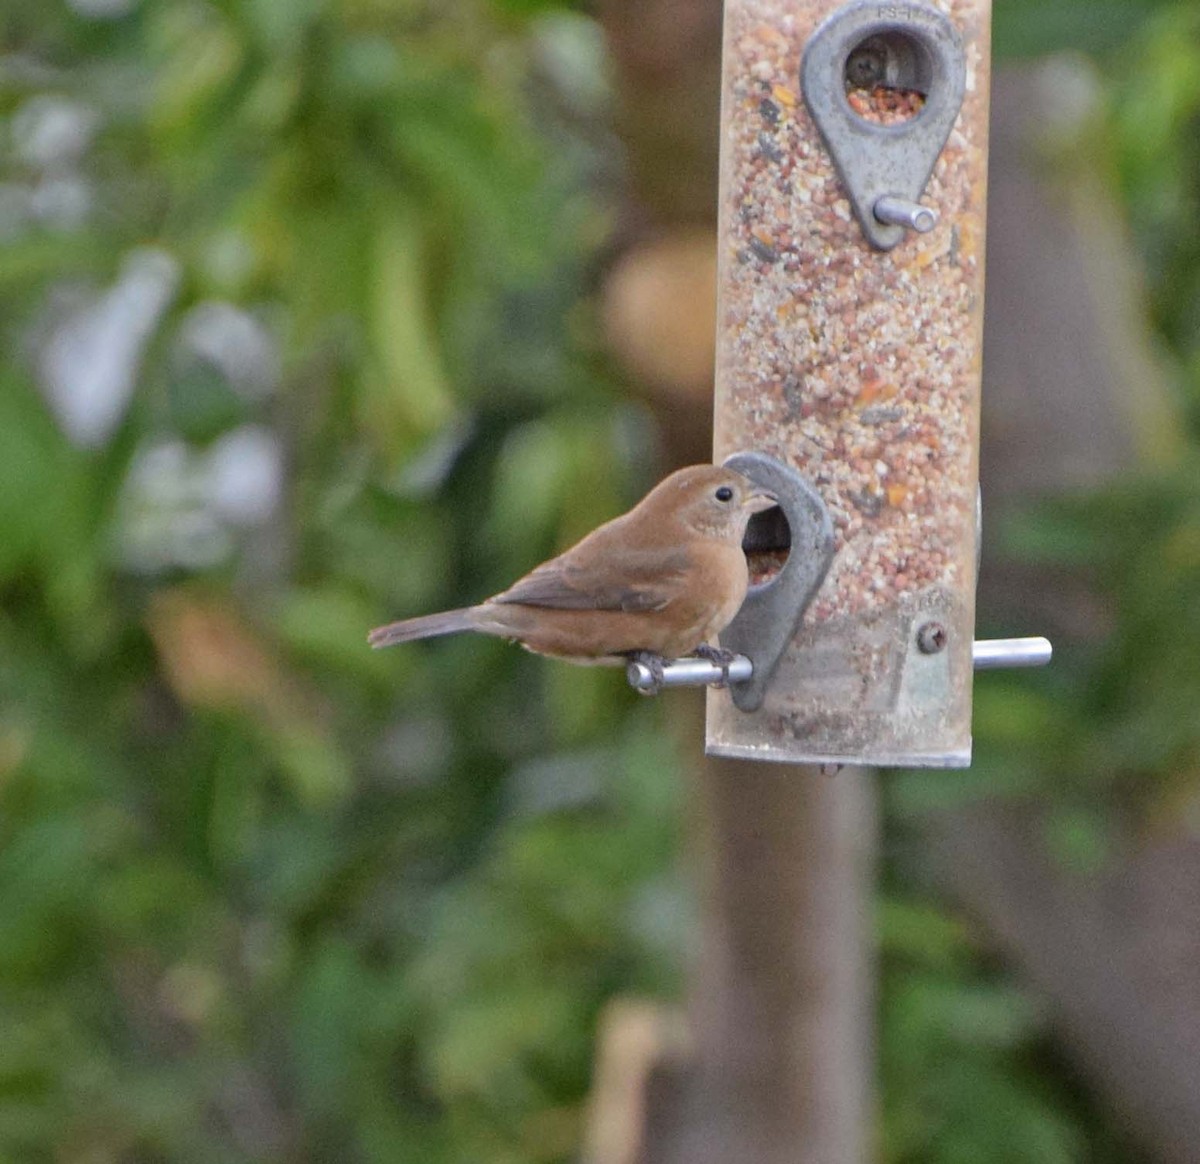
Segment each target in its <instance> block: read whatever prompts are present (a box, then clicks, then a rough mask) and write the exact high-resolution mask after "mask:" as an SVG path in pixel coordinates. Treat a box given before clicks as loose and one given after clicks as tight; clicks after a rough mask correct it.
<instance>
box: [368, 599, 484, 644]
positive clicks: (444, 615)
mask: <svg viewBox="0 0 1200 1164" xmlns="http://www.w3.org/2000/svg"><path fill="white" fill-rule="evenodd" d="M474 629H475V624H474V623H473V622H472V621H471V608H470V607H469V606H466V607H463V608H462V609H461V610H443V611H442V612H441V613H440V614H426V615H424V616H422V617H421V618H406V619H402V620H401V621H400V622H390V623H388V625H387V626H377V627H376V628H375V629H374V630H373V631H371V633H370V634H369V635H367V642H368V643H370V644H371V646H373V647H393V646H395V645H396V644H397V643H411V642H412V641H413V640H414V639H432V638H436V637H437V636H438V635H455V634H458V633H459V631H468V630H474Z"/></svg>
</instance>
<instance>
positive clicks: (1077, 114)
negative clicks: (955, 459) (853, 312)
mask: <svg viewBox="0 0 1200 1164" xmlns="http://www.w3.org/2000/svg"><path fill="white" fill-rule="evenodd" d="M719 32H720V8H719V5H718V4H717V3H715V2H713V0H643V2H641V3H636V2H634V0H596V2H595V3H593V4H590V5H589V4H583V3H579V4H571V3H566V2H563V3H558V2H554V0H40V2H38V3H30V2H28V0H0V329H2V334H3V348H2V355H0V1161H5V1162H7V1161H13V1162H14V1164H39V1162H42V1161H46V1162H51V1161H53V1162H56V1164H110V1162H111V1164H126V1162H128V1164H134V1162H136V1164H151V1162H157V1161H164V1162H165V1161H170V1162H186V1161H196V1162H200V1161H203V1162H206V1164H209V1162H215V1161H228V1162H230V1164H235V1162H267V1161H289V1162H291V1161H338V1162H354V1161H417V1162H429V1164H439V1162H443V1161H445V1162H457V1161H488V1162H492V1161H494V1162H504V1164H541V1162H546V1164H549V1162H552V1161H566V1160H572V1159H577V1158H579V1155H580V1153H581V1152H583V1151H584V1148H583V1145H584V1144H585V1142H586V1143H591V1144H592V1148H591V1149H590V1151H591V1152H592V1155H591V1156H590V1157H589V1158H591V1159H595V1160H596V1161H601V1160H603V1161H605V1162H607V1161H610V1160H611V1161H616V1160H617V1159H632V1157H619V1156H618V1155H615V1154H610V1155H607V1156H604V1155H603V1154H602V1153H603V1149H602V1147H598V1146H597V1144H598V1142H599V1141H598V1140H597V1138H596V1136H595V1135H594V1134H592V1132H590V1131H589V1127H590V1121H589V1115H588V1112H589V1107H588V1095H589V1090H590V1088H591V1086H592V1080H593V1065H594V1063H595V1061H596V1056H597V1030H598V1025H600V1024H601V1016H602V1015H603V1014H605V1013H606V1008H611V1006H612V1004H613V1003H614V1000H620V999H630V998H642V999H652V1000H654V1002H655V1006H666V1007H670V1006H671V1005H673V1004H675V1003H678V1002H680V1001H681V1000H683V998H684V996H685V992H686V988H685V983H686V981H687V978H688V975H689V967H690V965H691V964H692V960H693V959H694V955H695V947H696V933H697V926H698V924H699V921H698V919H699V917H700V915H701V914H702V912H703V910H704V905H703V903H702V902H701V901H700V900H699V898H698V895H697V892H696V889H695V883H696V879H695V877H694V875H693V861H692V857H691V855H690V854H691V850H692V848H693V847H694V846H693V843H692V842H691V841H689V836H690V835H691V823H690V822H691V820H692V818H693V816H694V813H695V809H694V805H693V797H692V788H693V781H692V779H691V776H690V772H691V770H692V768H693V767H694V766H695V765H696V764H697V763H698V757H699V753H700V750H701V741H700V737H699V735H698V732H697V731H695V730H692V729H691V728H689V729H688V730H686V731H676V732H675V733H674V735H675V736H676V737H678V738H673V735H672V732H671V731H670V730H669V728H670V727H671V723H670V722H669V721H671V720H676V721H677V720H678V718H679V717H678V715H674V714H673V713H675V712H677V711H678V710H679V709H680V708H681V707H684V706H685V703H686V700H687V696H686V694H684V693H680V695H679V700H682V701H684V702H679V701H677V699H676V696H675V695H674V694H672V695H670V696H665V697H663V698H662V699H659V700H653V701H651V700H641V699H637V698H635V697H634V696H633V695H632V693H631V692H630V691H629V689H628V688H627V687H626V686H625V684H624V681H623V677H622V676H621V675H619V674H614V673H609V672H607V671H591V670H584V669H575V668H569V667H564V666H561V665H558V664H552V663H547V662H544V661H541V660H538V659H535V658H533V657H531V656H527V655H525V654H524V653H523V652H521V651H518V650H515V649H512V648H510V647H508V646H506V645H505V644H502V643H498V642H494V641H490V640H485V639H482V638H479V639H477V638H475V637H471V636H467V637H462V638H458V639H451V640H445V641H442V642H439V643H437V644H433V645H430V646H428V647H425V646H419V647H414V648H411V649H405V650H397V651H390V652H385V653H373V652H370V651H368V650H367V649H366V648H365V643H364V635H365V632H366V630H367V628H368V627H370V626H373V625H375V624H377V623H380V622H383V621H387V620H389V619H391V618H396V617H400V616H403V615H408V614H416V613H421V612H425V611H429V610H433V609H440V608H443V607H447V606H453V605H460V604H464V603H468V602H472V601H477V600H479V599H480V598H482V597H484V596H486V595H487V594H490V593H492V592H494V591H496V590H498V589H500V588H501V587H503V586H504V585H506V584H507V583H508V582H510V581H511V580H512V579H513V578H514V577H515V576H516V575H517V574H518V573H520V572H522V571H524V570H525V569H528V568H529V567H530V566H532V565H533V564H535V563H536V562H537V561H540V560H541V559H542V558H544V557H545V556H547V555H549V554H550V553H552V552H554V551H555V550H556V549H557V548H561V547H562V546H563V545H564V544H566V543H568V542H570V541H572V540H573V539H575V538H576V537H578V536H580V535H581V534H582V533H584V532H585V531H586V530H588V529H589V528H591V527H592V526H593V525H595V524H596V523H598V522H599V521H600V520H602V519H604V518H607V517H609V516H611V515H613V514H614V513H616V512H618V511H620V510H621V509H623V508H625V507H626V506H627V505H629V504H631V503H632V502H633V501H634V500H636V498H637V497H639V496H640V495H641V494H642V493H643V492H644V491H645V489H646V488H648V487H649V485H651V484H652V483H653V482H654V481H655V480H657V479H658V478H659V477H660V476H661V475H662V474H663V473H664V472H665V471H666V470H667V469H669V468H670V467H672V466H673V465H674V464H676V463H679V462H681V461H685V460H696V459H706V458H707V448H708V437H707V431H708V424H709V400H708V392H709V389H710V385H711V361H712V317H713V291H712V270H713V262H712V252H713V237H714V236H713V218H714V208H715V199H716V152H715V151H716V144H717V136H716V115H717V93H718V75H717V68H718V63H719ZM995 37H996V43H995V49H996V59H997V73H996V77H995V86H994V90H993V154H992V176H991V181H992V186H991V231H990V238H989V255H988V264H989V276H990V277H989V290H988V300H989V302H988V313H989V314H988V324H987V326H988V332H987V353H986V363H987V371H986V374H985V399H986V401H987V403H986V405H985V438H984V439H985V449H984V477H985V499H986V504H987V507H988V510H987V512H988V517H987V521H986V523H985V547H986V548H985V568H984V578H983V584H982V587H981V598H980V622H981V631H984V632H988V631H992V632H1000V633H1046V634H1049V635H1050V636H1051V637H1052V638H1054V639H1055V641H1056V647H1057V653H1056V660H1055V664H1054V666H1053V667H1052V668H1051V669H1049V670H1048V671H1047V672H1046V673H1045V674H1038V675H1033V676H1000V675H989V676H985V677H983V678H981V679H980V680H979V681H978V683H977V695H976V700H977V714H976V733H977V760H976V763H975V765H974V767H973V768H972V769H971V770H970V771H969V772H966V773H945V772H943V773H907V774H904V773H889V774H885V775H884V776H883V777H882V778H881V779H880V781H879V783H878V786H877V787H878V807H879V814H878V815H879V824H878V840H877V842H873V847H874V849H875V853H874V858H873V860H874V864H875V869H876V875H875V885H876V892H875V899H874V901H873V902H872V903H871V906H870V908H871V919H872V920H871V934H872V938H871V942H872V958H873V960H874V964H875V972H874V978H875V985H874V988H873V992H872V993H871V994H870V995H869V996H866V995H865V996H864V998H863V1000H862V1005H863V1006H864V1007H866V1008H869V1010H870V1013H871V1016H872V1018H871V1021H872V1023H873V1024H874V1025H875V1032H876V1033H875V1035H874V1041H875V1044H876V1050H875V1056H876V1059H877V1070H876V1082H875V1086H876V1089H877V1099H876V1108H877V1111H876V1113H875V1115H874V1116H873V1120H872V1131H871V1139H872V1141H873V1144H874V1149H873V1150H874V1158H877V1159H878V1160H881V1161H886V1162H888V1164H909V1162H912V1164H917V1162H921V1164H927V1162H934V1164H939V1162H945V1164H957V1162H965V1161H975V1162H980V1161H982V1162H989V1161H995V1162H1001V1161H1003V1162H1014V1161H1037V1162H1039V1164H1057V1162H1060V1161H1061V1162H1069V1161H1099V1162H1101V1164H1130V1162H1134V1161H1144V1160H1172V1161H1173V1160H1179V1161H1184V1160H1195V1159H1197V1158H1200V711H1198V708H1200V662H1198V660H1200V475H1198V473H1197V467H1198V458H1197V447H1198V441H1200V12H1198V10H1197V8H1196V6H1195V4H1194V3H1191V2H1190V0H1057V2H1056V3H1055V4H1053V5H1046V4H1044V3H1042V2H1041V0H996V10H995ZM687 706H689V707H690V706H692V705H691V704H687ZM684 718H685V719H686V720H687V722H688V723H689V724H690V723H692V719H691V717H690V716H687V717H684ZM833 787H834V788H835V789H836V787H837V785H836V783H835V784H834V785H833ZM607 1013H611V1010H610V1011H608V1012H607ZM742 1158H743V1159H747V1160H748V1159H750V1158H751V1157H749V1156H745V1157H742Z"/></svg>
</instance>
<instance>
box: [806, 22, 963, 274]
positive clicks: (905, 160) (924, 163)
mask: <svg viewBox="0 0 1200 1164" xmlns="http://www.w3.org/2000/svg"><path fill="white" fill-rule="evenodd" d="M800 80H801V88H802V89H803V92H804V100H805V101H806V103H807V104H808V109H809V112H810V113H811V115H812V119H813V121H814V122H815V123H816V126H817V129H818V130H820V133H821V137H822V138H823V139H824V142H825V145H826V148H827V149H828V150H829V153H830V155H831V157H832V158H833V161H834V164H835V165H836V166H837V169H838V173H839V174H840V176H841V179H842V182H843V184H844V185H845V188H846V192H847V194H848V195H849V198H850V204H851V206H853V208H854V213H855V216H856V217H857V218H858V221H859V224H860V225H861V226H862V229H863V233H864V234H865V235H866V236H867V238H868V239H869V240H870V242H871V245H872V246H875V247H878V248H879V249H880V250H889V249H890V248H892V247H894V246H896V244H897V243H899V242H900V241H901V240H902V239H903V238H904V234H905V231H906V230H913V231H918V232H919V233H922V234H925V233H927V232H929V231H931V230H932V229H933V228H934V227H935V226H936V225H937V221H938V214H937V211H936V210H935V209H933V208H932V207H929V206H924V205H922V204H921V195H922V194H923V193H924V191H925V186H926V184H927V183H928V181H929V175H930V174H931V173H932V171H933V167H934V163H935V162H936V161H937V159H938V155H939V154H940V153H941V151H942V147H943V146H944V145H945V144H946V139H947V138H948V137H949V136H950V130H951V129H952V128H953V126H954V120H955V118H956V117H957V116H958V111H959V109H960V108H961V106H962V99H963V92H964V88H965V85H966V67H965V61H964V57H963V45H962V39H961V38H960V37H959V35H958V32H957V30H956V29H955V27H954V25H953V24H952V23H951V22H950V20H949V18H948V17H946V16H945V15H944V14H943V13H941V12H939V11H938V10H937V9H936V8H933V7H931V6H930V5H928V4H916V3H899V4H882V3H878V2H877V0H858V2H856V3H852V4H847V5H846V6H845V7H844V8H840V9H838V11H836V12H834V13H832V14H831V15H830V16H829V17H828V18H827V19H826V20H825V21H824V22H823V23H822V24H821V25H820V26H819V27H818V28H817V29H816V31H815V32H814V33H813V35H812V38H811V39H810V40H809V42H808V47H807V48H806V49H805V50H804V57H803V62H802V64H801V69H800ZM888 94H892V95H895V96H894V99H892V100H890V101H889V100H888V99H887V95H888ZM873 114H874V115H873Z"/></svg>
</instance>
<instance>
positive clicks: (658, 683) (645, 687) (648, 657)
mask: <svg viewBox="0 0 1200 1164" xmlns="http://www.w3.org/2000/svg"><path fill="white" fill-rule="evenodd" d="M665 665H666V660H665V659H664V658H663V657H662V655H656V654H655V653H654V652H653V651H632V652H631V653H630V655H629V681H630V683H631V684H633V686H634V688H635V689H636V690H637V692H638V694H640V695H657V694H658V693H659V692H660V691H661V690H662V686H663V684H664V683H665V682H666V678H667V675H666V671H665V670H664V669H663V668H664V667H665ZM635 668H638V669H639V670H640V669H641V668H645V670H646V671H648V672H649V673H650V682H649V683H645V682H634V674H635Z"/></svg>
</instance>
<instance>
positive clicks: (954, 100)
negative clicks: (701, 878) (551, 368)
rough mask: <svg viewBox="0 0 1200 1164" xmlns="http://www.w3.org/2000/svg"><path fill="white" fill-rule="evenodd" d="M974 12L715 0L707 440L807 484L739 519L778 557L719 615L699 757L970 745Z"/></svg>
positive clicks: (977, 276) (978, 194)
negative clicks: (737, 667) (723, 671)
mask: <svg viewBox="0 0 1200 1164" xmlns="http://www.w3.org/2000/svg"><path fill="white" fill-rule="evenodd" d="M989 26H990V0H942V2H938V3H933V2H928V0H902V2H898V3H882V2H875V0H850V3H845V2H839V0H726V3H725V52H724V80H723V97H722V122H721V133H722V138H721V185H720V221H719V243H718V245H719V258H718V271H719V276H718V322H717V373H716V403H715V435H714V445H715V449H714V452H715V457H714V459H715V460H718V461H722V460H726V459H728V458H731V457H744V456H745V455H746V454H749V455H750V457H751V460H750V461H745V460H742V461H741V467H742V468H743V469H744V471H747V472H748V473H750V475H752V476H754V475H761V474H762V473H763V472H767V473H769V472H772V471H773V472H775V473H776V478H777V479H776V480H775V485H776V486H778V484H779V481H778V475H779V474H783V475H784V476H786V477H788V478H789V479H792V480H793V481H794V482H795V483H796V487H797V489H798V490H799V491H800V493H798V494H797V496H800V494H801V493H802V494H803V497H801V499H800V500H798V501H796V502H795V503H794V506H793V508H792V509H791V510H790V511H789V510H788V508H787V507H786V506H782V508H783V510H784V516H785V518H786V520H785V521H784V520H780V519H779V516H778V514H775V521H774V523H773V524H772V523H771V522H770V521H766V522H764V523H763V524H762V525H756V526H755V527H752V530H751V534H750V537H749V540H748V548H749V549H750V551H751V563H752V571H755V570H758V571H760V572H761V569H762V568H764V567H765V566H767V565H770V564H771V563H772V562H777V561H778V560H779V559H781V558H783V557H784V556H785V555H787V561H786V562H785V564H784V566H783V570H782V572H781V573H780V575H779V577H778V578H777V579H775V580H774V581H772V580H769V579H764V580H761V581H759V582H758V584H757V585H755V586H754V587H753V588H752V591H751V594H750V596H749V598H748V599H747V603H746V606H745V607H744V608H743V611H742V614H741V615H739V618H738V620H736V621H735V622H734V624H733V625H732V626H731V627H730V628H729V630H728V631H727V632H726V634H724V635H722V645H723V646H726V647H731V648H732V649H733V650H735V651H739V652H741V653H744V654H745V655H747V656H748V657H750V658H751V659H752V660H754V667H755V679H756V681H757V690H756V691H754V692H750V689H749V688H748V687H747V686H744V685H739V684H738V683H732V684H731V692H727V691H720V690H714V691H710V693H709V698H708V720H707V741H706V743H707V750H708V751H709V753H710V754H713V755H717V756H727V757H744V758H759V759H769V760H783V761H788V762H796V763H853V764H867V765H903V766H909V765H925V766H941V767H957V766H964V765H966V764H968V763H969V762H970V755H971V688H972V675H973V654H974V646H973V644H974V618H975V582H976V562H977V539H978V536H979V530H978V513H977V506H978V448H979V384H980V366H981V350H982V329H983V280H984V234H985V210H986V200H985V196H986V180H987V119H988V76H989V68H988V63H989ZM756 459H757V460H756ZM737 463H738V462H737V461H735V464H737ZM772 466H773V467H774V468H772ZM804 498H809V499H811V498H815V499H816V501H815V503H812V504H810V502H809V501H806V500H804ZM796 506H800V508H796ZM770 516H771V515H770V514H768V515H763V517H764V518H769V517H770ZM757 520H758V519H756V522H757ZM801 559H803V560H804V561H808V562H810V563H814V562H815V563H817V565H818V566H819V569H815V570H814V569H810V570H809V572H808V576H807V579H801V581H800V582H798V583H788V584H789V585H794V587H795V590H796V593H799V594H802V595H803V597H802V598H801V599H800V600H799V601H797V602H794V603H792V605H791V608H790V609H788V610H785V611H782V612H780V611H776V612H775V613H773V614H771V613H767V614H764V613H763V611H764V609H765V606H767V605H770V599H771V597H772V593H773V590H774V588H777V587H779V586H781V585H783V584H785V578H789V579H790V578H791V577H792V576H793V574H794V573H795V572H796V571H797V570H798V569H799V567H800V566H801V565H802V564H803V563H802V561H801ZM805 583H807V584H805ZM775 605H776V606H778V605H779V603H778V602H777V601H776V603H775ZM764 628H767V630H766V631H765V630H764ZM768 631H769V634H768V637H770V636H772V635H773V636H774V639H775V640H776V642H775V645H774V647H772V648H771V649H770V650H769V651H768V652H767V653H768V655H770V654H775V655H776V656H777V658H775V659H769V660H766V661H765V662H764V656H763V654H762V652H763V650H764V647H763V645H762V635H763V634H764V633H767V632H768ZM739 692H740V696H741V697H740V698H738V695H739ZM731 693H732V695H733V697H732V698H731Z"/></svg>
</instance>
